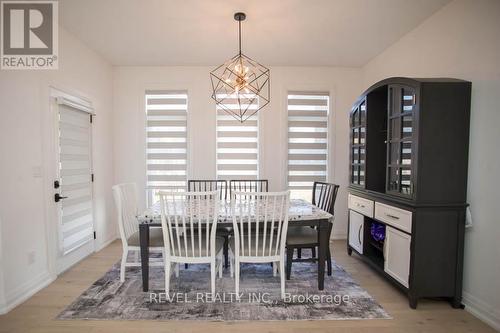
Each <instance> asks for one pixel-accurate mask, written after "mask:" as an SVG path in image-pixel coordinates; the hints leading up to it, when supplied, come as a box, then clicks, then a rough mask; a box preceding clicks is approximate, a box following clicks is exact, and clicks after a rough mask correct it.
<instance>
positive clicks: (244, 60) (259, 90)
mask: <svg viewBox="0 0 500 333" xmlns="http://www.w3.org/2000/svg"><path fill="white" fill-rule="evenodd" d="M245 18H246V15H245V13H241V12H239V13H236V14H234V19H235V20H236V21H238V42H239V52H238V54H237V55H235V56H234V57H232V58H231V59H229V60H227V61H226V62H224V63H223V64H222V65H220V66H219V67H217V68H216V69H214V70H213V71H212V72H210V80H211V82H212V98H213V99H214V100H215V103H216V105H217V106H218V108H219V109H222V110H224V111H226V112H227V113H229V114H230V115H231V116H233V117H234V118H235V119H237V120H238V121H240V122H244V121H245V120H247V119H248V118H250V117H251V116H252V115H254V114H255V113H257V111H259V110H260V109H262V108H263V107H264V106H266V105H267V104H269V101H270V86H269V79H270V73H269V69H268V68H266V67H264V66H262V65H261V64H259V63H258V62H256V61H255V60H252V59H251V58H249V57H247V56H246V55H244V54H243V53H242V52H241V21H243V20H245Z"/></svg>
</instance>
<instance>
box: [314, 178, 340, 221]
mask: <svg viewBox="0 0 500 333" xmlns="http://www.w3.org/2000/svg"><path fill="white" fill-rule="evenodd" d="M338 190H339V185H336V184H332V183H323V182H314V184H313V197H312V204H313V205H315V206H317V207H318V208H321V209H322V210H324V211H326V212H328V213H330V214H332V215H334V209H335V200H336V199H337V193H338Z"/></svg>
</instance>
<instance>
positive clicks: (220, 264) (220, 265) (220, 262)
mask: <svg viewBox="0 0 500 333" xmlns="http://www.w3.org/2000/svg"><path fill="white" fill-rule="evenodd" d="M222 257H223V256H220V258H219V279H221V278H222V266H223V265H224V262H223V258H222Z"/></svg>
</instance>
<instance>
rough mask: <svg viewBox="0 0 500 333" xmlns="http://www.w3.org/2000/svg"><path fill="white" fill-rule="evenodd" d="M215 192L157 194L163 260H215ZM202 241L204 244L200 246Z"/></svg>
mask: <svg viewBox="0 0 500 333" xmlns="http://www.w3.org/2000/svg"><path fill="white" fill-rule="evenodd" d="M218 196H219V192H218V191H217V190H215V191H209V192H159V197H160V204H161V223H162V229H163V239H165V240H167V241H166V242H165V248H166V256H167V257H171V256H174V257H184V258H194V257H207V256H215V253H213V251H211V249H212V248H215V232H216V229H217V220H218V204H219V199H218ZM203 240H204V241H205V243H204V244H203Z"/></svg>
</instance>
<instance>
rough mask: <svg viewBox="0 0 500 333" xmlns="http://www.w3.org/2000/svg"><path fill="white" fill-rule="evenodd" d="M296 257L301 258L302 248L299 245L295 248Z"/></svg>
mask: <svg viewBox="0 0 500 333" xmlns="http://www.w3.org/2000/svg"><path fill="white" fill-rule="evenodd" d="M297 258H299V259H300V258H302V249H301V248H300V247H299V248H298V249H297Z"/></svg>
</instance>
